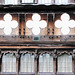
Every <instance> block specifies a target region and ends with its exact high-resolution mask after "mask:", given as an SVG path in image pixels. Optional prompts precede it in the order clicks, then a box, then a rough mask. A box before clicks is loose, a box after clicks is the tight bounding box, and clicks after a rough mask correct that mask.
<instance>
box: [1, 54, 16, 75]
mask: <svg viewBox="0 0 75 75" xmlns="http://www.w3.org/2000/svg"><path fill="white" fill-rule="evenodd" d="M6 54H13V53H6ZM6 54H3V55H6ZM3 55H2V59H3ZM13 55H14V54H13ZM15 56H16V55H15ZM1 64H2V65H3V63H2V60H1ZM2 65H1V74H17V67H16V72H3V71H2V68H3V66H2ZM16 66H17V59H16Z"/></svg>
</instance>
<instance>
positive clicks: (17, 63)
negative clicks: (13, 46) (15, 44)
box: [15, 49, 20, 75]
mask: <svg viewBox="0 0 75 75" xmlns="http://www.w3.org/2000/svg"><path fill="white" fill-rule="evenodd" d="M15 55H16V70H17V75H19V69H20V67H19V66H20V65H19V61H20V54H19V50H18V49H17V52H16V54H15Z"/></svg>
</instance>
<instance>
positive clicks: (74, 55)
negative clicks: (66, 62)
mask: <svg viewBox="0 0 75 75" xmlns="http://www.w3.org/2000/svg"><path fill="white" fill-rule="evenodd" d="M73 61H74V65H73V69H74V70H73V71H74V75H75V49H74V50H73Z"/></svg>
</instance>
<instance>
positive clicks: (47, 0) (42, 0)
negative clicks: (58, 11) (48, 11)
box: [38, 0, 51, 4]
mask: <svg viewBox="0 0 75 75" xmlns="http://www.w3.org/2000/svg"><path fill="white" fill-rule="evenodd" d="M38 4H51V0H38Z"/></svg>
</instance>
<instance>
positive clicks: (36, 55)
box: [35, 49, 38, 59]
mask: <svg viewBox="0 0 75 75" xmlns="http://www.w3.org/2000/svg"><path fill="white" fill-rule="evenodd" d="M37 58H38V51H37V49H36V50H35V59H37Z"/></svg>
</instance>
